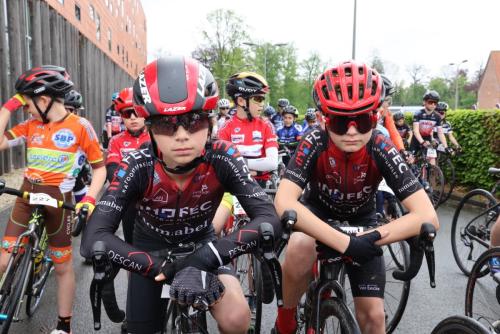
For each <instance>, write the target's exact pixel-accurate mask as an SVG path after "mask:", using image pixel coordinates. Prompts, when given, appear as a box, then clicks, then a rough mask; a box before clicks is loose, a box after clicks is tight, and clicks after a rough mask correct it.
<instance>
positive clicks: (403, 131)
mask: <svg viewBox="0 0 500 334" xmlns="http://www.w3.org/2000/svg"><path fill="white" fill-rule="evenodd" d="M396 129H397V130H398V133H399V135H400V136H401V138H403V139H408V137H409V136H410V131H411V129H410V127H409V126H408V124H403V125H397V124H396Z"/></svg>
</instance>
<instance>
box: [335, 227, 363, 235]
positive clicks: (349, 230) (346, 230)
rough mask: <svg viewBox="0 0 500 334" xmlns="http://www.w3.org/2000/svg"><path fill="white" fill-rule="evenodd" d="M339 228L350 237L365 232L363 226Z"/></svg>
mask: <svg viewBox="0 0 500 334" xmlns="http://www.w3.org/2000/svg"><path fill="white" fill-rule="evenodd" d="M339 227H340V229H341V230H342V231H343V232H344V233H346V234H349V235H356V234H358V233H359V232H363V231H364V230H365V229H364V228H363V226H339Z"/></svg>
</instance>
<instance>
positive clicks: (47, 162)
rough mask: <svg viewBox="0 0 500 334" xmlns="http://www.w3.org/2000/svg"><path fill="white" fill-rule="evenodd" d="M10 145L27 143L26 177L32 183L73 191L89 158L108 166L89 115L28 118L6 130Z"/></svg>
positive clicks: (95, 162)
mask: <svg viewBox="0 0 500 334" xmlns="http://www.w3.org/2000/svg"><path fill="white" fill-rule="evenodd" d="M5 136H6V137H7V139H9V146H10V147H13V146H16V145H19V144H21V143H23V142H26V144H27V148H28V149H27V155H26V156H27V168H26V170H25V172H24V176H25V177H26V178H27V179H28V180H29V181H30V182H32V183H37V184H41V185H50V186H58V187H59V189H60V190H61V192H62V193H65V192H69V191H72V189H73V186H74V185H75V178H76V176H77V175H78V173H79V172H80V170H81V168H82V166H83V164H84V162H85V159H88V161H89V162H90V164H91V166H92V167H93V168H97V167H101V166H103V165H104V161H103V157H102V152H101V149H100V147H99V142H98V141H97V135H96V133H95V131H94V129H93V128H92V125H91V124H90V123H89V121H87V120H86V119H85V118H82V117H79V116H76V115H74V114H71V113H69V114H68V116H66V117H65V118H64V119H63V120H61V121H59V122H54V123H48V124H44V123H43V122H41V121H39V120H36V119H34V118H31V119H28V120H26V121H24V122H22V123H20V124H18V125H16V126H15V127H13V128H12V129H10V130H9V131H7V132H6V133H5Z"/></svg>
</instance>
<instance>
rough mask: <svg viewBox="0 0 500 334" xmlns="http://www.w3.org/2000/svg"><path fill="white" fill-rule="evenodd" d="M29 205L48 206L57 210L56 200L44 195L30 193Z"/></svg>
mask: <svg viewBox="0 0 500 334" xmlns="http://www.w3.org/2000/svg"><path fill="white" fill-rule="evenodd" d="M30 204H33V205H48V206H52V207H54V208H57V200H56V199H55V198H53V197H51V196H49V195H47V194H44V193H31V194H30Z"/></svg>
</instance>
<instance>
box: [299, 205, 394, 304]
mask: <svg viewBox="0 0 500 334" xmlns="http://www.w3.org/2000/svg"><path fill="white" fill-rule="evenodd" d="M302 204H304V206H305V207H307V208H308V209H309V210H310V211H311V212H312V213H313V214H314V215H315V216H317V217H318V218H320V219H321V220H323V221H325V222H327V221H328V220H338V219H336V218H335V217H332V216H331V215H330V214H329V213H327V212H325V211H324V210H323V211H320V210H318V209H317V208H316V207H314V206H312V205H310V204H309V203H306V202H302ZM347 222H348V223H349V225H352V226H373V225H375V223H376V212H375V210H373V212H370V213H368V214H366V215H363V216H362V217H356V218H353V219H352V220H350V221H347ZM346 272H347V276H348V277H349V282H350V284H351V291H352V296H353V297H378V298H384V290H385V282H386V280H385V262H384V257H383V256H377V257H375V258H373V259H372V260H371V261H369V262H367V263H364V264H363V265H361V266H359V265H353V264H346Z"/></svg>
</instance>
